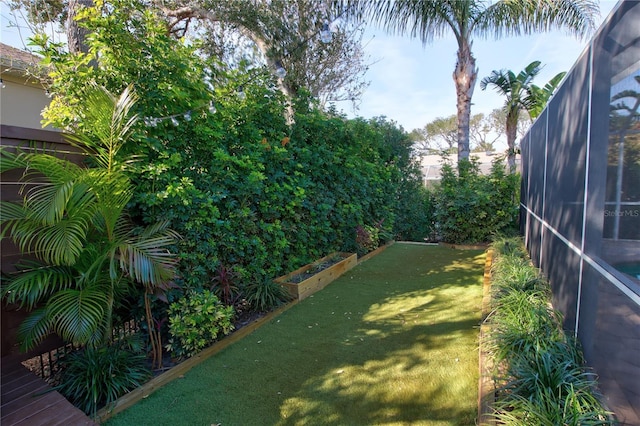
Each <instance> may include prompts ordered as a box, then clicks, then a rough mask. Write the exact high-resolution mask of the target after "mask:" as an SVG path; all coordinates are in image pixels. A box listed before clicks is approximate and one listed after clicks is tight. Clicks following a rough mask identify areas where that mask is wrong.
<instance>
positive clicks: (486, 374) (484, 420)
mask: <svg viewBox="0 0 640 426" xmlns="http://www.w3.org/2000/svg"><path fill="white" fill-rule="evenodd" d="M492 264H493V249H489V250H487V257H486V260H485V264H484V277H483V278H484V279H483V282H482V323H481V324H480V336H479V348H480V349H479V353H478V364H479V370H480V374H479V379H478V425H480V426H495V424H496V422H495V419H494V418H493V416H492V414H493V408H492V407H493V404H494V403H495V399H496V398H495V383H494V382H493V377H492V374H491V371H492V365H491V356H490V354H489V352H488V350H487V344H488V342H487V340H488V339H489V331H490V326H489V324H487V323H485V320H486V319H487V316H488V315H489V313H490V310H491V306H490V305H491V265H492Z"/></svg>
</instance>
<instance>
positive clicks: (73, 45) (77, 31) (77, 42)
mask: <svg viewBox="0 0 640 426" xmlns="http://www.w3.org/2000/svg"><path fill="white" fill-rule="evenodd" d="M79 7H93V0H69V8H68V16H67V44H68V46H69V52H71V53H78V52H82V53H88V52H89V46H87V43H86V41H87V35H88V34H89V31H87V29H86V28H82V27H80V26H79V25H78V21H76V20H75V16H76V12H77V10H78V8H79Z"/></svg>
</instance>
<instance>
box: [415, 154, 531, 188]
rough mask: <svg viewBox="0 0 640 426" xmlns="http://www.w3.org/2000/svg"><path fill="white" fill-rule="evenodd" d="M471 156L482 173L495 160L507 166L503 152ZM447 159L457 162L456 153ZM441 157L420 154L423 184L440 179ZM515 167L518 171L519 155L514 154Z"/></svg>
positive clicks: (485, 171) (485, 172)
mask: <svg viewBox="0 0 640 426" xmlns="http://www.w3.org/2000/svg"><path fill="white" fill-rule="evenodd" d="M471 157H475V158H476V159H477V160H478V163H479V165H480V172H481V173H482V174H489V173H490V172H491V165H492V164H493V162H494V161H496V160H501V161H502V162H503V163H504V166H505V169H506V168H507V159H506V154H505V153H503V152H472V153H471ZM447 159H448V161H449V162H450V163H451V164H453V165H455V164H456V163H457V162H458V154H457V153H456V154H449V155H448V156H447ZM442 162H443V158H442V156H441V155H422V156H420V165H421V169H422V178H423V181H424V184H425V186H431V185H433V184H434V183H437V182H439V181H440V173H441V169H442ZM516 167H517V170H518V171H520V155H516Z"/></svg>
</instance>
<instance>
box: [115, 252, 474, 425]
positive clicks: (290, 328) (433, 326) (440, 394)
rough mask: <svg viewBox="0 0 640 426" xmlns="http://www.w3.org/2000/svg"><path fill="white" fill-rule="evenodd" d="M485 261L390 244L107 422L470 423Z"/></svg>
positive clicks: (470, 254)
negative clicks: (374, 255)
mask: <svg viewBox="0 0 640 426" xmlns="http://www.w3.org/2000/svg"><path fill="white" fill-rule="evenodd" d="M483 261H484V254H482V253H481V252H478V251H475V252H472V251H455V250H452V249H447V248H440V247H424V246H415V245H401V244H396V245H394V246H392V247H390V248H389V249H387V250H386V251H385V252H383V253H382V254H380V255H379V256H377V257H375V258H373V259H372V260H369V261H368V262H365V263H363V264H362V265H360V266H358V267H357V268H355V269H353V270H352V271H349V272H348V273H347V274H345V275H344V276H343V277H341V278H340V279H339V280H337V281H336V282H334V283H333V284H331V285H329V286H328V287H327V288H325V289H324V290H323V291H321V292H319V293H316V294H315V295H314V296H312V297H310V298H308V299H305V300H304V301H303V302H301V303H299V304H298V305H297V306H294V307H293V308H291V309H290V310H288V311H286V312H285V313H284V314H282V315H281V316H280V317H278V318H277V319H275V320H274V321H272V322H271V323H269V324H267V325H265V326H263V327H262V328H260V329H258V330H257V331H256V332H254V333H253V334H251V335H249V336H248V337H246V338H244V339H243V340H242V341H239V342H237V343H236V344H234V345H232V346H230V347H229V348H227V349H226V350H224V351H223V352H221V353H219V354H218V355H216V356H214V357H212V358H210V359H209V360H207V361H205V362H203V363H202V364H200V365H199V366H197V367H195V368H194V369H192V370H191V371H190V372H189V373H187V374H186V375H185V377H184V378H183V379H180V380H177V381H175V382H172V383H171V384H169V385H167V386H165V387H164V388H162V389H160V390H159V391H157V392H156V393H154V394H152V395H150V396H149V398H147V399H145V400H143V401H142V402H140V403H138V404H137V405H136V406H134V407H132V408H130V409H129V410H127V411H125V412H124V413H122V414H120V415H118V416H116V417H115V418H114V419H113V420H112V421H110V422H109V423H108V424H114V425H117V424H153V425H161V424H167V425H169V424H171V425H181V424H184V425H198V424H201V425H211V424H221V425H224V426H229V425H282V426H285V425H374V424H385V425H390V424H412V425H418V424H423V425H472V424H474V419H475V414H476V413H475V408H476V397H477V377H478V376H477V374H478V373H477V326H478V324H479V321H480V303H481V293H482V289H481V287H482V269H483Z"/></svg>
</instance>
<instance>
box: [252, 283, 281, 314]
mask: <svg viewBox="0 0 640 426" xmlns="http://www.w3.org/2000/svg"><path fill="white" fill-rule="evenodd" d="M245 292H246V295H247V301H248V302H249V303H250V304H251V306H253V308H254V309H256V310H258V311H262V312H265V311H270V310H272V309H273V308H276V307H278V306H280V305H282V304H283V303H285V302H287V301H288V300H291V296H290V295H289V292H288V291H287V289H286V288H284V287H283V286H281V285H280V284H278V283H277V282H275V281H274V280H272V279H270V278H267V279H264V280H262V281H256V282H253V283H251V284H249V285H247V287H246V289H245Z"/></svg>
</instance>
